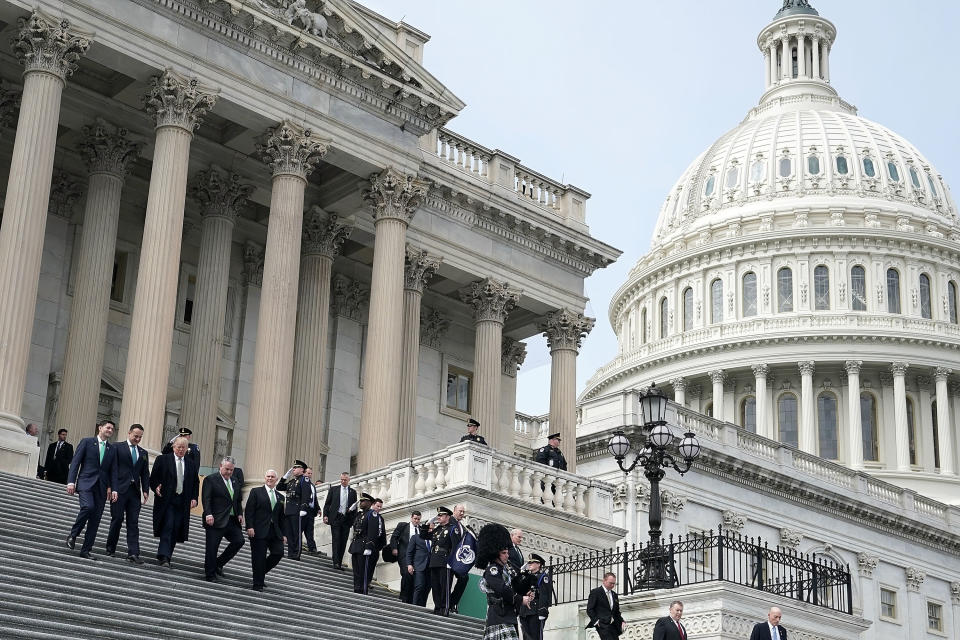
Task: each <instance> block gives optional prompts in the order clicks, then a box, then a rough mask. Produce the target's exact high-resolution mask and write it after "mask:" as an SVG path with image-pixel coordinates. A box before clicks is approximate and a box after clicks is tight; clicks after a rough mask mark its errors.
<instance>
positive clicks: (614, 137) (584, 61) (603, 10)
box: [361, 0, 960, 414]
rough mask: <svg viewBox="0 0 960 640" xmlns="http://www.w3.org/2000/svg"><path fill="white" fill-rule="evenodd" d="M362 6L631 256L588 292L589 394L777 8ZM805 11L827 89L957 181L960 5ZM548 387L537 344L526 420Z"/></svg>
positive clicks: (546, 364)
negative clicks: (625, 291) (625, 292)
mask: <svg viewBox="0 0 960 640" xmlns="http://www.w3.org/2000/svg"><path fill="white" fill-rule="evenodd" d="M361 2H362V3H363V4H365V5H367V6H369V7H370V8H372V9H374V10H375V11H378V12H380V13H382V14H383V15H385V16H387V17H389V18H391V19H395V20H400V19H403V20H404V21H405V22H407V23H408V24H411V25H413V26H415V27H417V28H419V29H421V30H423V31H425V32H427V33H429V34H430V36H431V40H430V42H428V43H427V45H426V49H425V53H424V65H425V66H426V68H427V69H428V70H429V71H430V72H431V73H432V74H433V75H434V76H436V77H437V78H438V79H439V80H440V81H441V82H443V83H444V84H446V86H447V87H449V88H450V90H451V91H453V93H454V94H456V95H457V96H459V97H460V98H461V99H462V100H463V101H464V102H466V103H467V107H466V108H465V109H464V110H463V111H462V112H461V114H460V115H459V116H457V117H456V118H454V119H453V120H452V121H451V122H450V124H449V125H448V127H449V128H451V129H453V130H454V131H456V132H458V133H460V134H461V135H465V136H467V137H468V138H470V139H472V140H475V141H477V142H478V143H480V144H482V145H484V146H486V147H490V148H500V149H503V150H504V151H506V152H507V153H509V154H511V155H514V156H516V157H518V158H520V159H521V161H522V162H523V164H524V165H526V166H528V167H530V168H532V169H534V170H537V171H539V172H540V173H543V174H545V175H547V176H550V177H551V178H554V179H556V180H560V181H563V182H568V183H570V184H574V185H576V186H578V187H580V188H582V189H586V190H587V191H589V192H590V193H591V194H593V197H592V198H591V199H590V200H589V201H588V203H587V223H588V224H589V225H590V229H591V233H592V234H593V235H594V236H596V237H597V238H599V239H600V240H602V241H604V242H607V243H609V244H612V245H613V246H615V247H617V248H618V249H620V250H622V251H623V252H624V253H623V257H621V258H620V260H619V261H618V262H616V263H615V264H613V265H612V266H611V267H608V268H607V269H601V270H599V271H597V272H596V273H595V274H594V275H593V276H591V278H590V279H588V280H587V282H586V291H587V295H588V296H589V297H590V302H589V303H588V305H587V313H588V315H591V316H595V317H596V318H597V326H596V328H595V329H594V330H593V333H591V334H590V336H589V337H588V338H587V339H586V340H585V341H584V345H583V348H582V350H581V353H580V358H579V360H578V365H577V367H578V369H577V380H578V384H577V391H578V392H579V391H580V390H581V389H582V387H583V383H584V382H585V381H586V380H587V379H588V378H589V377H590V376H591V375H592V374H593V372H594V371H595V370H596V369H597V368H598V367H600V366H601V365H603V364H605V363H606V362H608V361H609V360H611V359H612V358H613V357H614V356H615V355H616V350H617V343H616V336H615V335H614V333H613V330H612V328H611V327H610V322H609V320H608V315H607V313H608V305H609V301H610V298H611V296H612V294H613V293H614V292H615V291H616V289H617V288H618V287H619V286H620V285H621V284H622V283H623V282H624V281H625V279H626V274H627V272H628V271H629V269H630V267H631V266H632V265H633V264H634V263H635V262H636V261H637V259H638V258H639V257H640V256H641V255H643V253H645V252H646V251H647V249H648V248H649V246H650V238H651V235H652V232H653V226H654V223H655V222H656V218H657V214H658V212H659V210H660V206H661V204H662V203H663V201H664V199H665V198H666V195H667V192H668V191H669V190H670V188H671V187H672V186H673V184H674V182H675V181H676V180H677V179H678V178H679V176H680V174H681V173H682V172H683V170H684V169H685V168H686V167H687V165H688V164H689V163H690V162H691V161H692V160H693V159H694V158H695V157H696V156H697V154H699V153H700V152H702V151H703V150H704V149H706V148H707V147H708V146H709V145H710V144H711V143H712V142H713V141H714V140H715V139H716V138H718V137H719V136H720V135H722V134H723V133H724V132H725V131H727V130H728V129H731V128H732V127H734V126H736V125H737V124H738V123H739V122H740V121H741V120H742V119H743V117H744V116H745V115H746V113H747V111H748V110H749V109H750V108H751V107H753V106H754V105H756V103H757V100H758V99H759V97H760V94H761V93H762V91H763V81H764V76H763V56H762V54H761V53H760V51H759V50H758V48H757V45H756V37H757V34H758V33H759V32H760V30H761V29H763V27H764V26H766V25H767V24H768V23H769V22H770V21H771V19H772V18H773V15H774V14H775V13H776V12H777V10H779V8H780V6H781V5H782V2H781V1H780V0H728V1H726V2H711V1H707V0H667V1H657V2H654V1H652V0H632V1H626V0H622V1H618V2H613V1H609V0H599V1H597V2H592V3H584V2H573V1H568V0H553V1H548V0H512V1H509V2H508V1H504V0H484V1H483V2H463V1H460V0H361ZM811 4H812V5H813V6H814V7H815V8H816V9H817V10H818V11H819V12H820V15H821V16H823V17H824V18H827V19H828V20H830V21H831V22H833V24H834V25H836V27H837V41H836V43H835V44H834V47H833V50H832V52H831V57H830V76H831V82H832V84H833V86H834V87H835V88H836V89H837V91H838V92H839V93H840V96H841V97H842V98H843V99H845V100H846V101H847V102H850V103H852V104H854V105H856V106H857V107H858V108H859V112H860V115H861V116H863V117H865V118H867V119H869V120H873V121H875V122H878V123H880V124H882V125H884V126H886V127H888V128H890V129H892V130H893V131H895V132H897V133H899V134H900V135H902V136H904V137H905V138H907V139H908V140H910V141H911V142H912V143H913V144H915V145H916V146H917V148H918V149H919V150H920V152H921V153H923V154H924V155H925V156H926V157H927V159H928V160H930V162H931V163H932V164H933V166H934V167H935V168H936V170H937V171H939V172H940V173H941V174H942V175H943V176H944V178H945V180H946V182H947V184H948V185H953V186H955V185H957V184H960V183H958V182H957V181H958V180H960V159H958V155H960V124H958V122H960V117H958V116H960V95H958V94H960V48H958V47H955V46H954V44H956V43H954V39H955V38H957V33H956V26H957V25H958V24H960V2H955V1H954V0H915V1H911V2H903V1H902V0H899V1H898V0H811ZM951 43H953V44H951ZM958 197H960V192H954V199H957V198H958ZM549 389H550V356H549V353H548V352H547V348H546V341H545V340H544V339H543V338H542V337H537V338H531V339H529V340H527V359H526V362H525V364H524V365H523V367H522V369H521V370H520V376H519V379H518V393H517V398H518V400H517V409H518V410H519V411H523V412H525V413H531V414H541V413H546V412H547V411H548V409H549V405H550V393H549Z"/></svg>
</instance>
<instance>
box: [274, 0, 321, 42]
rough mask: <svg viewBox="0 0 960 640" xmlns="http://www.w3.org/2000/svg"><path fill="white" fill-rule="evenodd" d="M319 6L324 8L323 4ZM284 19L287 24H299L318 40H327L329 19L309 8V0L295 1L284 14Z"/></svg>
mask: <svg viewBox="0 0 960 640" xmlns="http://www.w3.org/2000/svg"><path fill="white" fill-rule="evenodd" d="M319 6H323V2H320V3H319ZM283 17H284V19H285V20H286V21H287V24H289V25H294V23H299V24H300V25H301V26H302V27H303V29H304V31H306V32H308V33H311V34H313V35H315V36H317V37H318V38H325V37H326V35H327V19H326V18H324V17H323V15H321V14H319V13H317V12H315V11H311V10H310V9H309V8H307V0H293V2H291V3H290V4H289V6H288V7H287V9H286V11H284V12H283Z"/></svg>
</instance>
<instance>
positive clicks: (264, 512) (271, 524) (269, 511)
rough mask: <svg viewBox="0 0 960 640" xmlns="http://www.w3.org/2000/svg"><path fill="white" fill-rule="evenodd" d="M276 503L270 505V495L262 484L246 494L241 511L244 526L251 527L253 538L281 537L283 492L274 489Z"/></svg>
mask: <svg viewBox="0 0 960 640" xmlns="http://www.w3.org/2000/svg"><path fill="white" fill-rule="evenodd" d="M274 494H275V495H276V496H277V504H275V505H274V506H273V508H271V507H270V496H269V494H267V488H266V487H264V486H262V485H261V486H259V487H254V488H253V489H251V490H250V495H249V496H247V506H246V508H245V509H244V511H243V519H244V522H245V524H244V527H246V528H247V529H253V536H254V538H265V539H270V538H283V520H284V518H285V517H286V516H284V515H283V503H284V498H283V493H281V492H280V491H277V490H276V489H274Z"/></svg>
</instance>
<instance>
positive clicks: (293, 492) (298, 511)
mask: <svg viewBox="0 0 960 640" xmlns="http://www.w3.org/2000/svg"><path fill="white" fill-rule="evenodd" d="M306 468H307V463H306V462H304V461H303V460H294V461H293V466H292V467H291V468H290V469H288V470H287V472H286V473H285V474H283V479H282V480H280V482H278V483H277V489H278V490H280V491H283V492H285V494H284V495H285V498H286V500H285V501H284V512H283V515H284V519H283V522H284V526H285V527H286V529H285V530H284V535H285V536H286V537H287V557H288V558H290V559H291V560H299V559H300V546H301V539H300V537H301V535H302V532H303V529H302V527H301V524H302V523H301V518H303V517H304V516H305V515H307V511H308V510H309V509H310V497H311V495H312V493H311V492H310V481H309V480H307V478H306V477H305V476H304V475H303V471H304V469H306Z"/></svg>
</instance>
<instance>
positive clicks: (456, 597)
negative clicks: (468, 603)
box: [450, 571, 470, 607]
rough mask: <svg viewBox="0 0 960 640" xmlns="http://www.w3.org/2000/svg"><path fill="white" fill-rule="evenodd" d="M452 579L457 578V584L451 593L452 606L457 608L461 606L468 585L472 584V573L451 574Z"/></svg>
mask: <svg viewBox="0 0 960 640" xmlns="http://www.w3.org/2000/svg"><path fill="white" fill-rule="evenodd" d="M450 574H451V578H452V577H453V576H456V578H457V583H456V584H455V585H453V589H452V590H451V592H450V606H451V607H455V606H457V605H458V604H460V598H462V597H463V592H464V591H466V590H467V584H468V583H469V582H470V573H469V572H467V573H453V571H451V572H450Z"/></svg>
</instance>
